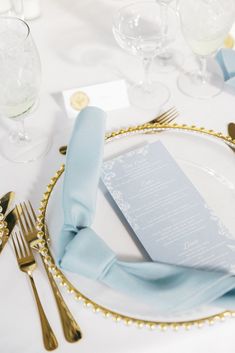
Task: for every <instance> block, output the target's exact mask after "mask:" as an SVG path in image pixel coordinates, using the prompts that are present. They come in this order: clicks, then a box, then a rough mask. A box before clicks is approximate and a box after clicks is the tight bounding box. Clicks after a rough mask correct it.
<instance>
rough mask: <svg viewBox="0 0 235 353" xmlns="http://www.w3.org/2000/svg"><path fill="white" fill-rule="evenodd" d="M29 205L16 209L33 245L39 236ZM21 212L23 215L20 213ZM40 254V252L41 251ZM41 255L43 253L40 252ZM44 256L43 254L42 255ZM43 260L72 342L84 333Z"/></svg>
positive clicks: (67, 338) (66, 335) (27, 237)
mask: <svg viewBox="0 0 235 353" xmlns="http://www.w3.org/2000/svg"><path fill="white" fill-rule="evenodd" d="M28 205H29V206H28V207H27V205H26V203H25V202H23V203H20V204H19V205H17V206H16V210H17V213H18V220H19V223H20V227H21V230H22V232H23V234H24V236H25V238H26V240H27V242H28V243H29V244H30V245H33V244H34V243H35V241H38V237H37V229H36V220H37V217H36V214H35V212H34V209H33V207H32V205H31V203H30V201H28ZM20 213H21V215H20ZM39 254H40V253H39ZM40 255H41V254H40ZM41 258H42V256H41ZM42 262H43V265H44V268H45V270H46V273H47V277H48V279H49V282H50V285H51V288H52V292H53V294H54V297H55V300H56V304H57V308H58V311H59V314H60V320H61V323H62V327H63V331H64V336H65V338H66V340H67V341H68V342H70V343H72V342H76V341H78V340H80V339H81V338H82V333H81V330H80V327H79V325H78V324H77V322H76V321H75V319H74V318H73V316H72V314H71V312H70V310H69V308H68V307H67V305H66V303H65V301H64V299H63V297H62V295H61V294H60V291H59V288H58V286H57V284H56V282H55V280H54V278H53V276H52V274H51V273H50V272H49V270H48V268H47V266H46V265H45V263H44V260H43V258H42Z"/></svg>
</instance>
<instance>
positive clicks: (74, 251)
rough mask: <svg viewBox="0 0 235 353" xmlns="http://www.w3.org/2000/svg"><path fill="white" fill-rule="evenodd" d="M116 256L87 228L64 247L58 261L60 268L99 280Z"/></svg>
mask: <svg viewBox="0 0 235 353" xmlns="http://www.w3.org/2000/svg"><path fill="white" fill-rule="evenodd" d="M115 258H116V255H115V254H114V253H113V252H112V251H110V249H109V247H108V246H107V245H106V244H105V243H104V242H103V241H102V240H101V239H100V238H99V237H98V236H97V235H96V234H95V232H94V231H93V230H92V229H91V228H89V227H86V228H83V229H80V230H79V231H78V233H77V234H76V235H75V236H74V237H73V239H72V240H71V241H70V242H69V244H68V245H67V246H66V251H65V254H64V256H63V257H62V259H61V260H60V265H61V267H64V268H69V269H70V270H71V271H73V272H77V269H78V268H79V269H80V271H81V273H82V274H83V275H84V276H85V277H88V278H91V279H95V280H101V279H102V278H103V277H104V276H105V275H106V272H107V271H108V270H109V268H110V267H111V266H112V264H113V262H114V261H115Z"/></svg>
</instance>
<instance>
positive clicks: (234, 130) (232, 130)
mask: <svg viewBox="0 0 235 353" xmlns="http://www.w3.org/2000/svg"><path fill="white" fill-rule="evenodd" d="M228 134H229V136H230V137H232V139H233V140H235V123H229V124H228ZM231 149H232V150H233V151H234V152H235V148H233V147H231Z"/></svg>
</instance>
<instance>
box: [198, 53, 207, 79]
mask: <svg viewBox="0 0 235 353" xmlns="http://www.w3.org/2000/svg"><path fill="white" fill-rule="evenodd" d="M206 61H207V60H206V57H205V56H199V65H200V66H199V78H200V81H201V82H202V83H206Z"/></svg>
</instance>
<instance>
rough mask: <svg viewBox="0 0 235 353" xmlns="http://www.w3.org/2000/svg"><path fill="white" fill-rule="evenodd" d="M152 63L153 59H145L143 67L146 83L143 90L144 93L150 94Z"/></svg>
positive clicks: (144, 82)
mask: <svg viewBox="0 0 235 353" xmlns="http://www.w3.org/2000/svg"><path fill="white" fill-rule="evenodd" d="M151 63H152V58H143V67H144V81H143V88H144V92H150V91H151V89H150V87H151V81H150V78H149V72H150V66H151Z"/></svg>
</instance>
